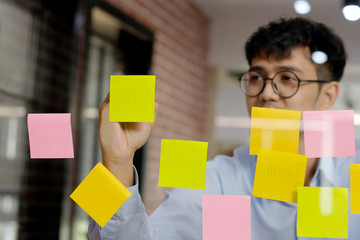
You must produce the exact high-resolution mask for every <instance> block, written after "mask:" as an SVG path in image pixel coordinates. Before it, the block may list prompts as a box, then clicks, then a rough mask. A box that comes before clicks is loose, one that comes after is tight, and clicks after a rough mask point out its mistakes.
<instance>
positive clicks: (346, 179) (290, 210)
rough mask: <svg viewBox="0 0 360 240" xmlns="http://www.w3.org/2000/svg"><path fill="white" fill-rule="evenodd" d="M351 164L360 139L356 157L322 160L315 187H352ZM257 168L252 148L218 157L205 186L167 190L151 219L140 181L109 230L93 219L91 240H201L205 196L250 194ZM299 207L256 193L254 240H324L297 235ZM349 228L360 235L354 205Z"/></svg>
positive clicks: (210, 166) (355, 236)
mask: <svg viewBox="0 0 360 240" xmlns="http://www.w3.org/2000/svg"><path fill="white" fill-rule="evenodd" d="M352 163H360V142H356V156H355V157H334V158H321V159H320V160H319V164H318V168H317V170H316V172H315V175H314V177H313V179H312V180H311V182H310V186H312V187H319V186H322V187H343V188H349V187H350V164H352ZM255 167H256V156H251V155H249V146H246V147H242V148H237V149H235V151H234V156H233V157H228V156H217V157H216V158H215V159H214V160H212V161H209V162H208V165H207V176H206V189H205V190H191V189H174V190H172V191H171V192H167V193H166V196H165V199H164V201H163V203H162V204H161V205H160V206H159V207H158V208H157V209H156V210H155V211H154V212H153V214H151V216H150V217H148V216H147V215H146V213H145V208H144V205H143V203H142V201H141V197H140V195H139V191H138V184H135V185H134V186H132V187H130V188H129V190H130V191H131V192H132V194H133V195H132V196H131V197H130V198H128V199H127V200H126V202H125V203H124V204H123V206H122V207H121V208H120V209H119V210H118V211H117V213H116V214H115V215H114V216H113V217H112V218H111V220H110V221H109V222H108V223H107V224H106V225H105V227H104V228H100V227H99V226H98V225H97V224H96V223H95V222H94V221H92V222H91V223H90V225H89V238H90V239H91V240H95V239H111V240H132V239H134V240H145V239H146V240H150V239H151V240H195V239H196V240H201V239H202V206H201V203H202V195H203V194H224V195H250V196H251V195H252V189H253V182H254V175H255ZM349 194H350V189H349ZM349 203H350V202H349ZM296 206H297V204H295V203H287V202H280V201H274V200H269V199H264V198H257V197H253V196H252V197H251V235H252V238H251V239H252V240H265V239H266V240H293V239H303V240H308V239H314V240H319V239H322V238H302V237H296V214H297V207H296ZM349 206H350V205H349ZM224 221H225V220H224ZM348 231H349V238H348V239H351V240H359V239H360V214H350V207H349V230H348ZM324 239H330V238H324Z"/></svg>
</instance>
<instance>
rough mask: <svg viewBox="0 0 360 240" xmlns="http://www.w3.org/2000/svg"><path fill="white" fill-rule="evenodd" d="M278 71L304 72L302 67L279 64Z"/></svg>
mask: <svg viewBox="0 0 360 240" xmlns="http://www.w3.org/2000/svg"><path fill="white" fill-rule="evenodd" d="M276 71H291V72H298V73H304V72H303V71H302V70H301V69H300V68H297V67H294V66H279V67H276Z"/></svg>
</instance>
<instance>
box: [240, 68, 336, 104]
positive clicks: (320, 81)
mask: <svg viewBox="0 0 360 240" xmlns="http://www.w3.org/2000/svg"><path fill="white" fill-rule="evenodd" d="M249 72H256V73H258V74H259V76H260V77H261V78H262V80H263V86H262V88H261V90H260V92H259V93H258V94H256V95H249V94H247V93H246V92H245V90H244V89H243V87H242V84H241V81H242V79H243V77H244V75H245V74H248V73H249ZM284 72H288V73H292V74H294V76H295V77H296V79H297V81H298V84H297V88H296V91H295V92H294V93H293V94H292V95H290V96H282V95H281V94H280V93H279V91H278V90H277V88H276V85H275V83H274V78H275V77H276V76H277V75H278V74H280V73H284ZM267 80H270V81H271V86H272V89H273V90H274V92H275V93H276V95H278V96H279V97H281V98H291V97H292V96H294V95H295V94H296V93H297V92H298V91H299V87H300V83H302V82H317V83H329V82H331V80H320V79H317V80H302V79H300V78H299V77H298V76H297V75H296V74H295V73H294V72H292V71H289V70H287V71H279V72H277V73H275V75H274V77H272V78H268V77H264V75H263V74H261V73H259V72H258V71H255V70H251V71H247V72H245V73H243V74H242V75H241V76H240V77H239V83H240V88H241V91H242V92H243V93H244V94H245V95H246V96H248V97H257V96H259V95H260V94H261V93H262V92H263V91H264V89H265V86H266V81H267Z"/></svg>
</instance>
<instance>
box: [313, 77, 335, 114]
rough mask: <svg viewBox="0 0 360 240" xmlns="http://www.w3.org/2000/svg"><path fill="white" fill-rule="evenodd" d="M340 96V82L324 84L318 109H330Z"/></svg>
mask: <svg viewBox="0 0 360 240" xmlns="http://www.w3.org/2000/svg"><path fill="white" fill-rule="evenodd" d="M338 96H339V83H338V82H336V81H331V82H329V83H325V84H323V86H322V88H321V90H320V94H319V98H318V101H317V109H319V110H328V109H330V108H331V107H332V106H333V105H334V104H335V102H336V99H337V98H338Z"/></svg>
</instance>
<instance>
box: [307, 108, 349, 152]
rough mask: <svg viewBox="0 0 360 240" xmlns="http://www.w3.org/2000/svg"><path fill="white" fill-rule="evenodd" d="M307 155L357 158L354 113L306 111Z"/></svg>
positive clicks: (346, 111) (344, 111) (343, 111)
mask: <svg viewBox="0 0 360 240" xmlns="http://www.w3.org/2000/svg"><path fill="white" fill-rule="evenodd" d="M303 114H304V139H305V155H307V156H308V157H341V156H355V132H354V111H353V110H338V111H305V112H304V113H303Z"/></svg>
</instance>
